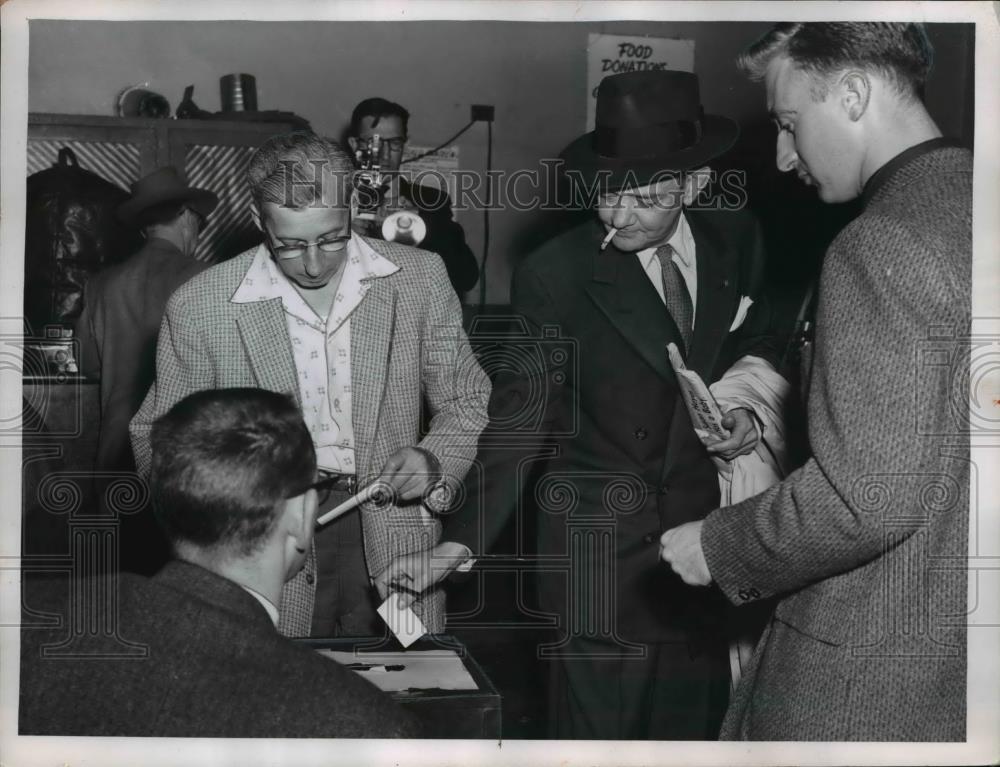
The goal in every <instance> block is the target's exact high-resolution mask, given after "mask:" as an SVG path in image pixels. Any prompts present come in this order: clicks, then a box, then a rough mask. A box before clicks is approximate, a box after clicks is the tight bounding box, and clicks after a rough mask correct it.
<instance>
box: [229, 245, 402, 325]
mask: <svg viewBox="0 0 1000 767" xmlns="http://www.w3.org/2000/svg"><path fill="white" fill-rule="evenodd" d="M347 259H348V266H350V265H352V264H353V265H355V266H356V267H357V271H358V273H359V279H362V280H367V279H375V278H378V277H387V276H388V275H390V274H394V273H396V272H398V271H399V268H400V267H399V266H398V265H397V264H395V263H394V262H392V261H390V260H389V258H388V257H386V256H384V255H383V254H381V253H379V252H378V251H376V250H375V249H374V248H373V247H372V246H371V245H369V244H368V243H367V242H365V240H364V238H363V237H361V236H359V235H357V234H354V233H352V234H351V239H350V240H348V242H347ZM293 294H294V296H293ZM275 298H280V299H282V300H283V301H284V302H285V306H286V308H287V309H288V310H289V311H292V306H291V305H290V304H293V303H299V302H301V303H304V301H302V298H301V296H299V294H298V292H297V291H296V290H295V289H294V288H293V287H292V285H291V283H290V282H289V281H288V278H287V277H285V275H284V273H282V271H281V269H279V268H278V265H277V264H275V263H274V259H273V258H271V252H270V251H269V250H268V248H267V246H266V245H265V244H264V243H261V244H260V245H258V246H257V251H256V253H255V254H254V258H253V261H252V262H251V264H250V268H249V269H247V272H246V274H245V275H244V276H243V280H242V281H241V282H240V284H239V285H238V286H237V288H236V290H235V292H234V293H233V295H232V297H231V298H230V299H229V300H230V302H231V303H234V304H248V303H254V302H256V301H271V300H274V299H275ZM295 298H298V301H297V302H296V301H295Z"/></svg>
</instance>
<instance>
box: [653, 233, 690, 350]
mask: <svg viewBox="0 0 1000 767" xmlns="http://www.w3.org/2000/svg"><path fill="white" fill-rule="evenodd" d="M673 255H674V249H673V247H672V246H670V245H661V246H660V247H658V248H657V249H656V257H657V258H658V259H659V260H660V277H661V279H662V280H663V297H664V299H665V300H666V303H667V311H668V312H670V316H671V317H673V318H674V323H675V324H676V325H677V329H678V330H680V332H681V338H683V339H684V350H685V352H687V351H688V350H689V349H690V347H691V327H692V320H693V319H694V310H693V309H692V308H691V296H690V294H689V293H688V289H687V285H685V284H684V278H683V277H682V276H681V272H680V269H679V268H678V267H677V264H675V263H674V261H673Z"/></svg>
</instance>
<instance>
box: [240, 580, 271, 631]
mask: <svg viewBox="0 0 1000 767" xmlns="http://www.w3.org/2000/svg"><path fill="white" fill-rule="evenodd" d="M239 586H240V588H241V589H243V590H244V591H245V592H246V593H247V594H249V595H250V596H252V597H253V598H254V599H256V600H257V601H258V602H260V604H261V606H262V607H263V608H264V609H265V610H267V614H268V617H270V619H271V623H273V624H274V625H275V626H277V625H278V617H279V616H278V608H277V607H275V606H274V603H273V602H271V600H270V599H268V598H267V597H265V596H264V595H263V594H261V593H260V592H259V591H254V590H253V589H252V588H250V587H249V586H244V585H243V584H242V583H241V584H239Z"/></svg>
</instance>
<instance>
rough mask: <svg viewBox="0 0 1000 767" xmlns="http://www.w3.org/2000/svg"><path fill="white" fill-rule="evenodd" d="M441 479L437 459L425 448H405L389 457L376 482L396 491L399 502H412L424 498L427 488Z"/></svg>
mask: <svg viewBox="0 0 1000 767" xmlns="http://www.w3.org/2000/svg"><path fill="white" fill-rule="evenodd" d="M440 478H441V466H440V464H439V463H438V460H437V458H435V457H434V456H433V455H432V454H431V453H429V452H428V451H427V450H424V449H423V448H420V447H404V448H400V449H399V450H397V451H396V452H395V453H393V454H392V455H390V456H389V460H388V461H386V462H385V466H383V467H382V474H381V475H379V478H378V479H377V480H376V481H377V482H383V483H385V484H387V485H389V486H390V487H391V488H392V489H393V490H395V491H396V499H397V500H400V501H412V500H413V499H414V498H422V497H423V495H424V493H425V492H426V491H427V488H429V487H430V486H431V485H433V484H434V483H435V482H437V481H438V479H440Z"/></svg>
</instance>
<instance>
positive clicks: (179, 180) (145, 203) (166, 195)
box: [118, 165, 219, 223]
mask: <svg viewBox="0 0 1000 767" xmlns="http://www.w3.org/2000/svg"><path fill="white" fill-rule="evenodd" d="M168 202H176V203H184V204H185V205H186V206H187V207H189V208H191V209H192V210H193V211H195V212H196V213H200V214H201V215H202V216H207V215H208V214H209V213H211V212H212V211H213V210H215V206H216V205H218V204H219V198H218V196H216V194H215V193H214V192H210V191H208V190H207V189H196V188H195V187H191V186H188V185H187V181H186V180H185V179H184V177H183V176H182V175H181V174H180V172H179V171H178V170H177V168H174V167H172V166H169V165H168V166H166V167H164V168H158V169H157V170H154V171H153V172H152V173H150V174H149V175H148V176H143V177H142V178H140V179H139V180H138V181H136V182H135V183H134V184H132V195H131V196H130V197H129V198H128V199H127V200H126V201H125V202H123V203H122V204H121V205H119V206H118V218H120V219H121V220H122V221H124V222H126V223H133V222H134V221H135V219H136V218H137V217H138V216H139V214H140V213H142V212H143V211H144V210H148V209H149V208H152V207H153V206H154V205H162V204H163V203H168Z"/></svg>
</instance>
